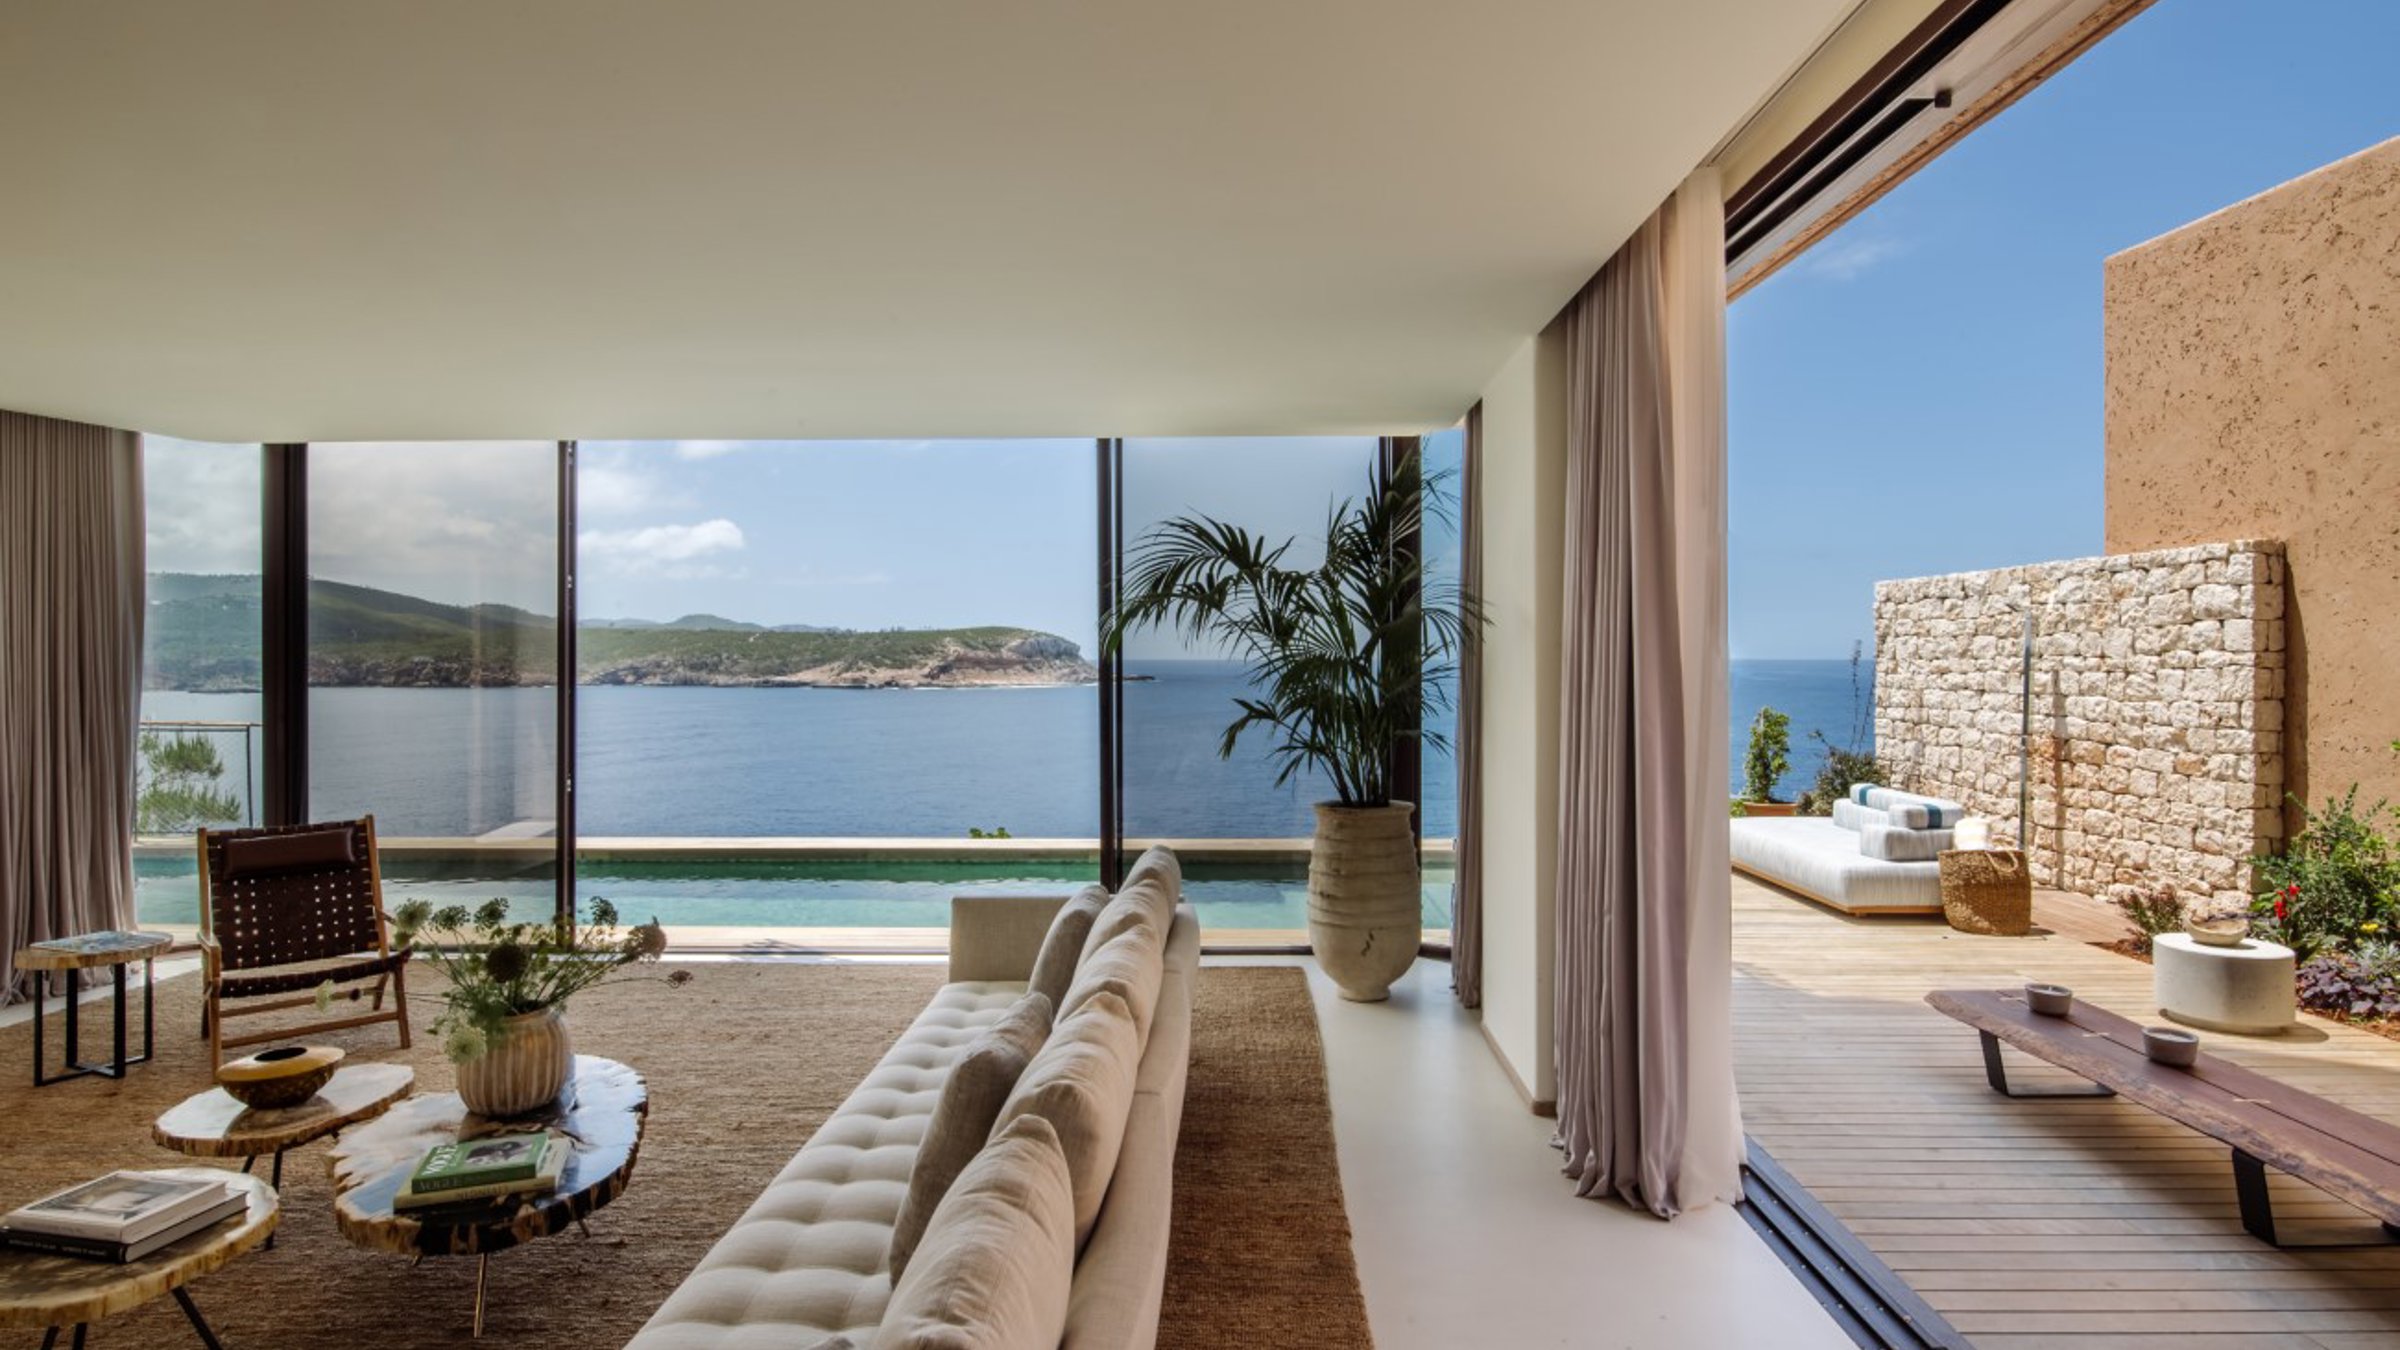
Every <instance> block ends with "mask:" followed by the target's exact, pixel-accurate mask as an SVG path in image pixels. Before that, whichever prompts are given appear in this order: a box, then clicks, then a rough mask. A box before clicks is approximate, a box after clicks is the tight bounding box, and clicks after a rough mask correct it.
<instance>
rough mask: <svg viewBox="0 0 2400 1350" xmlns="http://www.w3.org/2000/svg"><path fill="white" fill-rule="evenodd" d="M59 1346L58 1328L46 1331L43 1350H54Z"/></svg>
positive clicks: (43, 1338)
mask: <svg viewBox="0 0 2400 1350" xmlns="http://www.w3.org/2000/svg"><path fill="white" fill-rule="evenodd" d="M57 1344H58V1328H57V1327H51V1328H50V1329H48V1330H47V1331H44V1332H43V1333H42V1350H53V1347H55V1346H56V1345H57Z"/></svg>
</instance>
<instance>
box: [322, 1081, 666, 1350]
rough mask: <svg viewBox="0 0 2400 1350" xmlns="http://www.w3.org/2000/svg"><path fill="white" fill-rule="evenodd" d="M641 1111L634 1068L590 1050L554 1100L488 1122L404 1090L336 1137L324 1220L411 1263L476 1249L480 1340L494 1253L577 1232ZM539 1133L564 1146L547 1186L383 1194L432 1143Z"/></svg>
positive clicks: (440, 1099) (637, 1135)
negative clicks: (408, 1201) (409, 1200)
mask: <svg viewBox="0 0 2400 1350" xmlns="http://www.w3.org/2000/svg"><path fill="white" fill-rule="evenodd" d="M649 1113H650V1094H649V1090H648V1088H647V1087H645V1086H644V1085H643V1083H642V1076H641V1075H640V1074H638V1073H636V1072H634V1071H633V1070H632V1069H631V1068H628V1067H627V1066H625V1065H623V1064H619V1063H618V1062H617V1061H615V1060H613V1059H602V1058H599V1057H598V1056H595V1055H577V1056H576V1057H575V1072H574V1075H573V1076H572V1077H570V1078H569V1079H568V1080H567V1087H566V1090H565V1091H564V1092H562V1093H560V1094H559V1099H558V1101H557V1102H556V1103H554V1104H552V1106H551V1107H550V1108H548V1109H546V1110H543V1111H539V1112H535V1113H533V1114H531V1115H525V1116H512V1117H509V1118H508V1119H505V1120H487V1119H485V1118H484V1117H482V1116H477V1115H470V1114H469V1113H468V1111H467V1107H466V1103H465V1102H462V1101H460V1100H459V1097H458V1094H457V1093H455V1092H440V1093H435V1094H433V1095H431V1096H426V1097H412V1098H410V1099H409V1100H407V1101H404V1102H402V1103H400V1104H399V1105H397V1106H395V1107H393V1108H391V1109H390V1110H389V1111H386V1112H385V1113H384V1114H383V1115H382V1116H381V1117H380V1118H378V1119H376V1120H375V1121H373V1122H371V1123H369V1124H366V1125H361V1126H359V1127H358V1128H356V1129H354V1130H351V1131H349V1132H348V1133H346V1134H344V1135H343V1136H342V1137H341V1139H340V1140H339V1141H338V1142H337V1143H336V1144H335V1145H334V1147H333V1151H332V1153H331V1155H330V1157H329V1159H328V1161H329V1162H330V1164H331V1166H332V1168H333V1192H334V1194H333V1216H334V1222H335V1223H336V1224H338V1225H339V1226H340V1228H341V1230H342V1235H343V1236H344V1237H347V1238H349V1239H350V1240H351V1241H352V1242H354V1243H357V1244H358V1245H359V1246H361V1247H367V1248H371V1249H373V1250H375V1251H385V1252H397V1253H399V1254H401V1255H404V1256H414V1257H416V1258H417V1259H419V1260H423V1259H424V1258H426V1257H428V1256H472V1257H475V1258H476V1266H475V1335H477V1336H481V1335H482V1334H483V1297H484V1286H485V1278H486V1276H487V1275H488V1274H489V1273H490V1270H491V1258H492V1253H494V1252H497V1251H504V1250H506V1249H508V1248H510V1247H514V1246H516V1245H517V1244H519V1243H521V1242H531V1241H533V1240H535V1239H537V1238H543V1237H548V1236H550V1235H551V1234H553V1233H558V1232H562V1231H564V1230H565V1229H566V1228H567V1227H568V1225H570V1224H572V1225H574V1226H576V1227H578V1228H583V1227H584V1219H585V1218H586V1217H588V1216H589V1215H590V1214H591V1213H592V1211H594V1210H596V1209H599V1208H600V1207H601V1206H602V1205H605V1204H607V1203H608V1202H609V1201H611V1200H614V1199H616V1198H617V1197H618V1196H619V1195H621V1194H623V1193H624V1190H625V1187H626V1186H627V1185H628V1184H630V1183H631V1182H632V1180H633V1164H634V1160H635V1158H636V1157H638V1156H639V1155H640V1153H641V1148H642V1128H643V1126H644V1124H645V1123H646V1122H647V1121H648V1119H649ZM540 1129H548V1130H552V1131H555V1132H556V1133H558V1134H559V1135H560V1136H562V1137H563V1138H564V1139H565V1140H566V1141H567V1142H568V1144H569V1145H570V1147H571V1148H572V1150H573V1151H572V1152H571V1153H570V1154H569V1155H568V1157H567V1168H566V1171H565V1173H564V1174H562V1175H561V1176H560V1177H559V1179H558V1189H557V1190H556V1191H552V1192H549V1193H547V1194H536V1195H519V1196H510V1197H507V1198H505V1199H500V1200H491V1201H484V1202H477V1203H469V1204H464V1205H449V1206H444V1207H442V1208H439V1209H418V1210H400V1211H395V1210H393V1208H392V1197H393V1196H395V1195H397V1194H398V1193H399V1191H400V1188H401V1186H402V1185H404V1184H405V1183H406V1182H407V1181H408V1178H409V1176H410V1174H411V1173H412V1172H414V1171H415V1170H416V1166H417V1160H418V1159H420V1158H422V1157H424V1156H425V1151H426V1150H427V1149H429V1148H432V1147H433V1146H434V1145H436V1144H444V1143H449V1142H451V1141H452V1140H457V1139H481V1138H489V1137H491V1136H493V1135H502V1134H513V1133H522V1132H527V1131H532V1130H540ZM584 1231H585V1232H586V1233H587V1234H588V1233H589V1232H590V1230H589V1229H588V1228H586V1229H585V1230H584Z"/></svg>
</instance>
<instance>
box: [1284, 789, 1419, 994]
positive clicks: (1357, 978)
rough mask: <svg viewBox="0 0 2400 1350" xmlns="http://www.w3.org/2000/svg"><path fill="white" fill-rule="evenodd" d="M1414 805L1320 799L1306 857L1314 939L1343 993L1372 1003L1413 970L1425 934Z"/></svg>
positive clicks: (1310, 927)
mask: <svg viewBox="0 0 2400 1350" xmlns="http://www.w3.org/2000/svg"><path fill="white" fill-rule="evenodd" d="M1415 810H1416V807H1414V806H1413V805H1411V804H1410V803H1408V802H1393V803H1392V804H1391V805H1389V806H1341V805H1337V804H1335V803H1333V802H1319V803H1317V838H1316V844H1315V846H1314V847H1313V848H1312V849H1310V851H1309V855H1308V944H1309V946H1310V948H1311V949H1313V950H1314V951H1315V952H1316V955H1317V964H1318V965H1320V966H1323V967H1324V968H1325V973H1326V974H1327V975H1329V976H1331V977H1332V978H1333V984H1334V987H1335V988H1336V989H1338V990H1340V991H1341V995H1342V997H1343V998H1346V999H1351V1000H1353V1001H1355V1002H1359V1003H1374V1002H1377V1001H1379V1000H1381V999H1384V998H1388V997H1389V996H1390V995H1391V992H1392V981H1394V980H1396V979H1399V978H1400V977H1401V976H1402V975H1404V974H1407V973H1408V968H1409V966H1410V965H1411V964H1413V963H1414V962H1415V961H1416V959H1417V944H1418V943H1419V942H1420V941H1422V940H1423V939H1424V936H1425V923H1424V910H1423V904H1424V897H1423V892H1422V890H1421V889H1420V887H1419V885H1418V880H1417V839H1416V835H1415V833H1414V832H1412V831H1411V830H1410V829H1409V824H1408V822H1409V816H1410V815H1411V814H1412V813H1413V812H1414V811H1415Z"/></svg>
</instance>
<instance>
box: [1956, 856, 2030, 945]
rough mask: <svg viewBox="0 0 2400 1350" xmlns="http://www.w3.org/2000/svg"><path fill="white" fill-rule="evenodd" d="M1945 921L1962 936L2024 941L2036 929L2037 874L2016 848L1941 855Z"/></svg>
mask: <svg viewBox="0 0 2400 1350" xmlns="http://www.w3.org/2000/svg"><path fill="white" fill-rule="evenodd" d="M1941 861H1942V917H1943V918H1945V919H1948V920H1949V921H1950V926H1951V927H1952V928H1955V929H1957V930H1958V931H1960V932H1962V933H1982V934H1984V935H1986V936H1990V937H2023V936H2025V935H2026V934H2027V933H2029V932H2031V931H2032V930H2033V873H2032V872H2031V871H2029V870H2028V869H2027V868H2026V866H2025V855H2024V854H2022V853H2020V852H2018V851H2017V850H2015V849H2013V848H1992V849H1965V848H1954V849H1948V850H1945V851H1944V852H1943V854H1942V860H1941Z"/></svg>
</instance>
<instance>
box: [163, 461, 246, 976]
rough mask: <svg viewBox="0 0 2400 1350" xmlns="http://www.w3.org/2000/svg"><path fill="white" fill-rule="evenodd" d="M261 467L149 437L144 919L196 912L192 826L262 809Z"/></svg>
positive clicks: (189, 918)
mask: <svg viewBox="0 0 2400 1350" xmlns="http://www.w3.org/2000/svg"><path fill="white" fill-rule="evenodd" d="M262 476H263V467H262V459H261V452H260V450H259V447H257V446H256V445H215V444H209V443H206V442H201V441H179V440H176V439H174V438H172V437H167V436H144V437H143V438H142V492H143V507H144V511H145V513H146V520H145V524H144V531H143V532H144V534H145V535H146V536H147V538H146V544H145V547H146V551H147V555H148V559H147V564H146V565H147V568H148V570H149V586H148V600H149V613H148V615H147V616H146V623H145V624H144V628H143V639H142V728H141V741H140V751H141V762H140V764H139V765H138V766H137V773H138V785H137V787H136V793H137V797H136V799H135V812H134V819H135V831H136V834H137V839H136V842H135V844H134V878H135V913H136V915H137V917H138V919H139V921H140V922H141V923H143V924H145V925H150V926H154V927H156V926H164V927H170V928H181V927H186V926H191V925H196V924H198V922H199V915H200V901H199V868H198V866H197V864H196V863H195V862H194V856H193V849H192V831H193V830H195V829H197V828H199V827H201V826H204V825H207V826H231V825H250V824H255V823H257V820H258V793H259V784H260V783H261V781H263V780H262V773H263V770H264V764H263V762H262V760H261V759H260V755H261V752H262V750H263V744H262V740H263V738H262V737H261V736H260V734H259V595H260V591H259V571H260V561H259V560H260V556H261V525H260V516H261V510H260V507H261V501H262Z"/></svg>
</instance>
